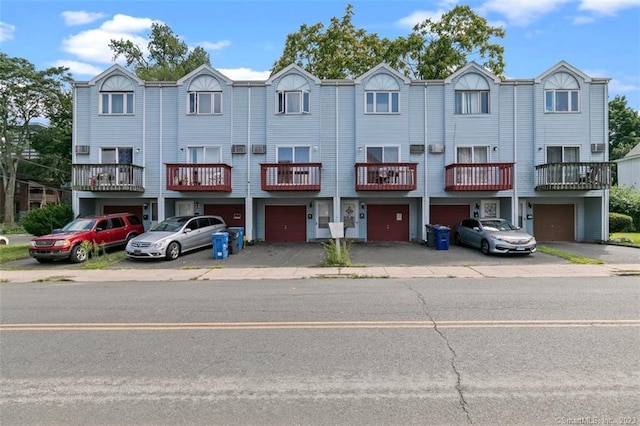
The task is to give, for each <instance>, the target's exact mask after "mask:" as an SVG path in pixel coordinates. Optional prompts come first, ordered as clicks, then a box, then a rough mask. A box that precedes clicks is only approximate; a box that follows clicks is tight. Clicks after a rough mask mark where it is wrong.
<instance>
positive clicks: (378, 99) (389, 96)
mask: <svg viewBox="0 0 640 426" xmlns="http://www.w3.org/2000/svg"><path fill="white" fill-rule="evenodd" d="M365 97H366V100H367V107H366V112H367V113H369V114H389V113H398V112H400V107H399V97H400V93H398V92H366V94H365Z"/></svg>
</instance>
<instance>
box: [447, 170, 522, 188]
mask: <svg viewBox="0 0 640 426" xmlns="http://www.w3.org/2000/svg"><path fill="white" fill-rule="evenodd" d="M444 175H445V183H444V190H445V191H502V190H504V189H513V163H455V164H449V165H448V166H446V167H445V168H444Z"/></svg>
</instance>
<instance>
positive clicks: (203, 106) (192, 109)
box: [189, 92, 222, 115]
mask: <svg viewBox="0 0 640 426" xmlns="http://www.w3.org/2000/svg"><path fill="white" fill-rule="evenodd" d="M189 114H203V115H204V114H222V92H189Z"/></svg>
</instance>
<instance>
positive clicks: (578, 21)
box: [573, 16, 596, 25]
mask: <svg viewBox="0 0 640 426" xmlns="http://www.w3.org/2000/svg"><path fill="white" fill-rule="evenodd" d="M595 20H596V18H594V17H593V16H576V17H575V18H573V23H574V25H584V24H590V23H592V22H594V21H595Z"/></svg>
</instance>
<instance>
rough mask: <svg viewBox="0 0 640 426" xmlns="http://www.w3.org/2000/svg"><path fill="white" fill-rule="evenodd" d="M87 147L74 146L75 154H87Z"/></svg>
mask: <svg viewBox="0 0 640 426" xmlns="http://www.w3.org/2000/svg"><path fill="white" fill-rule="evenodd" d="M88 153H89V145H76V154H88Z"/></svg>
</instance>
